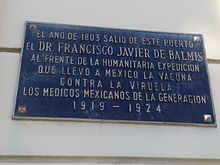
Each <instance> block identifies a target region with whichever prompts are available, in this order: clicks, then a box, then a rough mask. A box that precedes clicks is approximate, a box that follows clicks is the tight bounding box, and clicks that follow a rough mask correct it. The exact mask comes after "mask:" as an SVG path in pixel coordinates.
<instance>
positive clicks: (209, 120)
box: [204, 114, 212, 123]
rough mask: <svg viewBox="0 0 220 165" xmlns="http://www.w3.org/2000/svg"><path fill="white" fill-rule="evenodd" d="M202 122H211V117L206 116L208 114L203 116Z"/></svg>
mask: <svg viewBox="0 0 220 165" xmlns="http://www.w3.org/2000/svg"><path fill="white" fill-rule="evenodd" d="M204 122H207V123H211V122H212V116H211V115H208V114H205V115H204Z"/></svg>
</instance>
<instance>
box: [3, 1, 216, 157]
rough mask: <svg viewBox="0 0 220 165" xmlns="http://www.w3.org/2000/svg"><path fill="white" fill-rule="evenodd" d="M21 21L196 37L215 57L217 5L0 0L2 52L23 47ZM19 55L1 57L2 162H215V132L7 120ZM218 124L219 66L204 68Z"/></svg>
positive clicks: (169, 2)
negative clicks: (200, 36)
mask: <svg viewBox="0 0 220 165" xmlns="http://www.w3.org/2000/svg"><path fill="white" fill-rule="evenodd" d="M24 21H38V22H41V21H42V22H51V23H66V24H73V25H92V26H100V27H109V28H111V27H113V28H124V29H140V30H146V31H148V30H151V31H165V32H180V33H201V34H203V35H204V39H205V46H206V53H207V56H208V58H214V59H220V49H219V43H220V1H219V0H182V1H180V0H138V1H132V0H108V1H107V0H93V1H91V0H62V1H61V0H60V1H59V0H1V1H0V47H9V48H13V47H19V48H20V47H21V43H22V39H23V32H24ZM19 60H20V54H18V53H6V52H0V77H1V78H0V157H1V156H13V155H15V156H21V155H23V156H24V155H26V156H41V155H43V156H91V157H96V156H101V157H128V158H129V157H142V158H187V159H213V160H220V143H219V139H220V128H219V127H217V128H209V127H195V126H169V125H151V124H117V123H99V122H62V121H30V120H29V121H25V120H12V119H11V116H12V111H13V105H14V97H15V93H16V84H17V76H18V68H19V67H18V66H19V62H20V61H19ZM208 67H209V70H210V76H211V85H212V90H213V97H214V105H215V109H216V116H217V121H218V123H217V124H218V125H220V123H219V119H220V111H219V109H220V103H219V98H220V93H219V90H220V87H219V82H220V77H219V76H217V75H219V73H220V65H219V64H209V66H208Z"/></svg>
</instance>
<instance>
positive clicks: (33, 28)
mask: <svg viewBox="0 0 220 165" xmlns="http://www.w3.org/2000/svg"><path fill="white" fill-rule="evenodd" d="M29 30H30V31H33V32H34V31H36V30H37V25H35V24H30V25H29Z"/></svg>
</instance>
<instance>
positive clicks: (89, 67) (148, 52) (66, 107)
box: [13, 22, 216, 126]
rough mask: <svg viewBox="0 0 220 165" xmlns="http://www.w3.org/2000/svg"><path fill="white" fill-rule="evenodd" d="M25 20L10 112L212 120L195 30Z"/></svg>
mask: <svg viewBox="0 0 220 165" xmlns="http://www.w3.org/2000/svg"><path fill="white" fill-rule="evenodd" d="M25 26H26V29H25V39H24V45H23V51H22V60H21V67H20V77H19V83H18V90H17V98H16V105H15V110H14V114H13V118H20V119H62V120H64V119H68V120H69V119H74V120H92V121H94V120H101V121H118V122H150V123H171V124H195V125H208V126H215V125H216V119H215V114H214V110H213V109H214V108H213V104H212V96H211V93H210V85H209V78H208V73H207V62H206V56H205V51H204V46H203V38H202V35H200V34H177V33H164V32H148V31H134V30H122V29H109V28H98V27H85V26H72V25H62V24H48V23H37V22H27V23H26V25H25Z"/></svg>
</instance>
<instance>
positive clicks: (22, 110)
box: [18, 106, 27, 115]
mask: <svg viewBox="0 0 220 165" xmlns="http://www.w3.org/2000/svg"><path fill="white" fill-rule="evenodd" d="M18 113H19V114H20V115H25V114H26V113H27V110H26V108H25V107H23V106H20V107H18Z"/></svg>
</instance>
